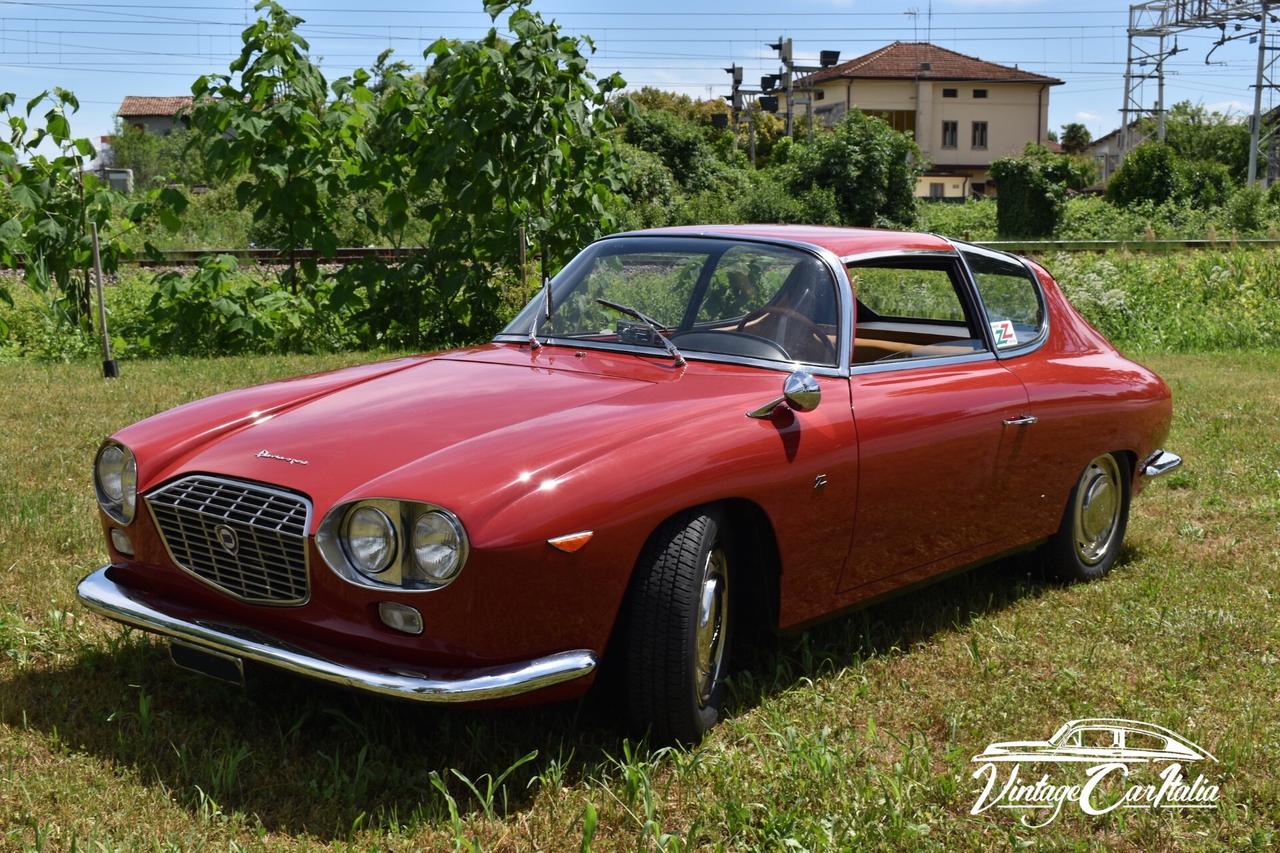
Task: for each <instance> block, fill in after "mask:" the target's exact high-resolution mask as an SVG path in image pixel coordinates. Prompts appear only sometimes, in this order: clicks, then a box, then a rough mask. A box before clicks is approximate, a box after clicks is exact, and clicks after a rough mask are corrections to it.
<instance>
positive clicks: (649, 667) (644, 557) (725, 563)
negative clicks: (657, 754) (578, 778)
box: [627, 510, 733, 744]
mask: <svg viewBox="0 0 1280 853" xmlns="http://www.w3.org/2000/svg"><path fill="white" fill-rule="evenodd" d="M728 532H729V531H728V527H727V525H726V524H725V523H724V520H723V518H722V517H721V516H720V515H719V514H718V513H715V512H706V511H696V510H695V511H692V512H688V513H684V514H682V515H680V516H677V517H676V518H674V519H672V520H670V521H668V522H666V523H665V524H663V525H662V527H660V528H659V529H658V530H657V532H655V533H654V535H653V537H652V538H651V539H650V541H649V543H648V544H647V545H646V546H645V549H644V552H643V553H642V554H641V557H640V561H639V564H638V565H637V566H636V571H635V576H634V577H633V578H632V584H631V589H630V592H629V593H628V607H627V655H628V660H627V694H628V711H629V714H630V718H631V723H632V725H633V726H634V727H635V728H636V729H637V730H640V731H648V732H649V735H650V737H651V738H652V740H653V741H654V742H655V743H686V744H688V743H696V742H697V741H698V740H700V739H701V737H702V735H703V733H704V732H705V731H706V730H707V729H709V728H710V727H711V726H712V725H714V724H715V722H716V720H717V719H719V716H720V706H721V704H722V703H723V701H724V692H725V690H724V677H725V675H726V673H727V670H728V666H729V652H730V643H731V642H732V630H731V629H732V620H731V619H730V616H731V599H730V589H731V587H730V578H731V575H732V572H731V566H730V556H731V554H732V553H733V551H732V548H731V547H730V542H729V538H728Z"/></svg>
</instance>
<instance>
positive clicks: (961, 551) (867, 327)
mask: <svg viewBox="0 0 1280 853" xmlns="http://www.w3.org/2000/svg"><path fill="white" fill-rule="evenodd" d="M849 275H850V281H851V283H852V285H853V288H854V292H855V295H856V296H857V299H858V302H857V318H856V325H855V329H854V333H855V339H854V346H853V351H854V354H853V357H854V363H853V364H852V366H851V376H850V397H851V400H852V406H853V413H854V423H855V428H856V430H857V435H858V462H859V475H858V499H857V507H856V510H855V517H854V532H853V539H852V542H851V546H850V552H849V556H848V559H847V560H846V562H845V569H844V572H843V576H842V578H841V583H840V590H841V591H842V592H843V591H847V590H853V589H856V588H857V587H860V586H863V585H865V584H872V583H875V582H877V581H884V580H886V579H888V578H892V577H893V576H894V575H898V574H901V573H904V572H908V571H910V570H913V569H918V570H921V571H920V572H919V573H920V574H927V573H928V569H929V568H930V567H932V566H935V565H937V566H938V568H939V569H942V568H946V567H947V566H946V565H943V564H944V563H946V564H949V563H954V562H957V561H967V560H968V558H970V557H972V558H977V557H979V556H982V555H984V553H985V552H988V551H993V550H995V549H998V548H999V547H1001V546H1002V545H1003V544H1004V543H1005V542H1006V540H1007V539H1008V527H1007V525H1006V523H1005V516H1006V515H1007V513H1008V512H1009V511H1010V510H1011V508H1012V505H1013V504H1014V502H1015V498H1016V496H1015V495H1013V494H1010V493H1009V492H1008V491H1007V490H1006V489H1005V488H1004V484H1003V483H1002V477H1003V476H1004V475H1005V474H1006V473H1007V472H1006V470H1005V466H1004V460H1006V459H1007V458H1008V456H1009V452H1010V445H1011V443H1012V442H1014V441H1015V440H1016V436H1017V434H1018V432H1019V431H1020V429H1021V427H1020V426H1019V424H1018V421H1019V419H1020V418H1022V417H1024V415H1025V412H1026V407H1027V395H1026V391H1025V389H1024V388H1023V386H1022V383H1021V382H1019V381H1018V379H1017V378H1016V377H1015V376H1013V375H1012V374H1011V373H1010V372H1009V371H1007V370H1005V368H1004V367H1003V366H1002V365H1001V363H1000V361H999V360H998V359H997V358H996V357H995V353H994V351H993V345H992V342H991V335H990V334H989V331H988V328H987V327H986V326H985V324H983V323H981V322H980V321H979V319H978V318H979V317H980V307H979V306H978V304H977V302H976V299H975V297H974V294H973V292H972V285H971V282H970V281H969V279H968V277H967V273H966V271H965V268H964V266H963V264H962V263H961V261H960V259H959V257H958V256H957V255H954V254H948V255H940V256H932V257H921V256H912V257H910V258H896V259H889V260H883V259H881V260H876V261H870V262H865V263H860V264H855V265H851V266H850V268H849Z"/></svg>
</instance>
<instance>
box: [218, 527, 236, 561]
mask: <svg viewBox="0 0 1280 853" xmlns="http://www.w3.org/2000/svg"><path fill="white" fill-rule="evenodd" d="M213 535H214V536H216V537H218V544H219V545H221V546H222V550H224V551H226V552H227V553H228V554H230V555H232V556H233V557H234V556H235V554H236V552H237V551H239V550H240V537H239V536H237V535H236V532H235V531H234V530H232V529H231V528H230V527H228V526H227V525H225V524H219V525H218V526H217V527H215V528H213Z"/></svg>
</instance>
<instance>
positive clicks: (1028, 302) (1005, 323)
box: [964, 251, 1045, 350]
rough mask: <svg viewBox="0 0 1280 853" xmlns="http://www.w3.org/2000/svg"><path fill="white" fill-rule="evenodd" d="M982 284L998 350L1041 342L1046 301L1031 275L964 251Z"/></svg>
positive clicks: (1012, 264) (1003, 261)
mask: <svg viewBox="0 0 1280 853" xmlns="http://www.w3.org/2000/svg"><path fill="white" fill-rule="evenodd" d="M964 257H965V260H966V261H968V263H969V269H970V270H971V271H972V272H973V278H974V280H975V281H976V282H977V285H978V296H979V298H980V299H981V300H982V308H983V310H984V311H985V312H986V320H987V322H988V323H989V324H990V325H991V332H992V336H993V337H994V338H995V341H996V348H997V349H1001V350H1005V349H1013V348H1015V347H1020V346H1024V345H1026V344H1029V343H1032V342H1034V341H1036V340H1039V338H1040V336H1041V334H1042V333H1043V331H1044V328H1045V323H1044V320H1045V314H1044V300H1043V299H1042V298H1041V296H1040V288H1039V286H1038V285H1037V284H1036V283H1035V280H1034V279H1032V277H1031V273H1030V272H1028V271H1027V268H1026V267H1024V266H1023V265H1022V264H1019V263H1017V262H1015V261H1011V260H1008V259H1006V258H1000V257H994V256H991V255H986V254H980V253H978V252H970V251H965V252H964Z"/></svg>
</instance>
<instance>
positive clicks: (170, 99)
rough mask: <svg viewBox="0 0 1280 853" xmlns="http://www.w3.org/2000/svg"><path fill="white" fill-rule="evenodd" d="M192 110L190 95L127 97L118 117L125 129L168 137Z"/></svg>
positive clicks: (117, 113) (118, 110)
mask: <svg viewBox="0 0 1280 853" xmlns="http://www.w3.org/2000/svg"><path fill="white" fill-rule="evenodd" d="M190 110H191V96H190V95H164V96H153V95H125V98H124V100H123V101H121V102H120V107H119V108H118V109H117V110H116V116H118V117H119V119H120V123H121V125H123V126H124V127H136V128H138V129H139V130H145V131H146V132H147V133H154V134H156V135H158V136H167V135H168V134H169V133H170V132H171V131H172V130H173V129H174V128H175V127H177V125H178V121H179V116H180V115H182V114H184V113H187V112H190Z"/></svg>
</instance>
